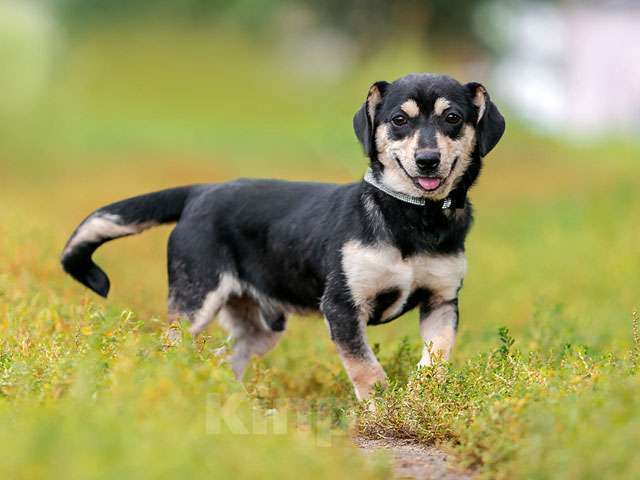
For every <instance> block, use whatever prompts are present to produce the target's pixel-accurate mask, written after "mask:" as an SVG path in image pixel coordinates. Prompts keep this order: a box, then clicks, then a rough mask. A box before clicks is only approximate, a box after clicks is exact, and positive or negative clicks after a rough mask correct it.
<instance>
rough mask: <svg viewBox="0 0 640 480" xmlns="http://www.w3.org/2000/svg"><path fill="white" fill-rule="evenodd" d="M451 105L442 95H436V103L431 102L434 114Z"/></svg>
mask: <svg viewBox="0 0 640 480" xmlns="http://www.w3.org/2000/svg"><path fill="white" fill-rule="evenodd" d="M450 106H451V103H450V102H449V100H447V99H446V98H444V97H438V98H437V99H436V103H434V104H433V112H434V113H435V114H436V115H442V114H443V113H444V111H445V110H446V109H447V108H449V107H450Z"/></svg>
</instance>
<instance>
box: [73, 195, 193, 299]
mask: <svg viewBox="0 0 640 480" xmlns="http://www.w3.org/2000/svg"><path fill="white" fill-rule="evenodd" d="M194 189H196V186H187V187H178V188H171V189H168V190H162V191H159V192H154V193H148V194H146V195H140V196H138V197H133V198H129V199H127V200H122V201H120V202H116V203H112V204H110V205H107V206H106V207H102V208H100V209H98V210H96V211H95V212H93V213H92V214H91V215H89V216H88V217H87V218H86V219H85V220H84V221H83V222H82V223H81V224H80V225H78V227H77V228H76V229H75V231H74V232H73V234H72V235H71V237H70V238H69V240H68V241H67V244H66V245H65V247H64V250H63V252H62V257H61V259H60V261H61V263H62V268H64V270H65V272H67V273H68V274H69V275H71V276H72V277H73V278H75V279H76V280H77V281H79V282H80V283H82V284H83V285H85V286H86V287H88V288H90V289H91V290H93V291H94V292H96V293H97V294H98V295H101V296H103V297H105V298H106V296H107V294H108V293H109V285H110V284H109V277H107V275H106V274H105V273H104V271H102V269H101V268H100V267H98V266H97V265H96V264H95V263H94V262H93V260H92V259H91V256H92V255H93V252H95V251H96V249H97V248H98V247H99V246H100V245H102V244H103V243H105V242H108V241H110V240H114V239H116V238H120V237H125V236H128V235H135V234H137V233H140V232H142V231H143V230H146V229H147V228H150V227H153V226H156V225H161V224H163V223H173V222H177V221H178V220H179V219H180V215H181V214H182V211H183V209H184V207H185V205H186V203H187V200H188V198H189V195H190V194H191V193H192V192H193V191H194Z"/></svg>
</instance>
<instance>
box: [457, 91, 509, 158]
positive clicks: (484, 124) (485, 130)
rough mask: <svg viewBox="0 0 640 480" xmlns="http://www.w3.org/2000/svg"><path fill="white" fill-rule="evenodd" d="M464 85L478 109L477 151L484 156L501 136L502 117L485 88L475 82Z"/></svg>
mask: <svg viewBox="0 0 640 480" xmlns="http://www.w3.org/2000/svg"><path fill="white" fill-rule="evenodd" d="M465 86H466V87H467V89H468V91H469V94H470V95H471V101H472V102H473V104H474V105H475V106H476V108H477V109H478V120H477V125H476V132H477V134H476V138H477V142H478V152H479V153H480V156H481V157H484V156H485V155H486V154H487V153H489V152H490V151H491V150H492V149H493V147H495V146H496V144H497V143H498V141H499V140H500V138H501V137H502V134H503V133H504V128H505V123H504V117H503V116H502V114H501V113H500V112H499V111H498V108H497V107H496V106H495V105H494V103H493V102H492V101H491V99H490V98H489V93H488V92H487V89H486V88H484V87H483V86H482V85H480V84H479V83H475V82H471V83H467V84H466V85H465Z"/></svg>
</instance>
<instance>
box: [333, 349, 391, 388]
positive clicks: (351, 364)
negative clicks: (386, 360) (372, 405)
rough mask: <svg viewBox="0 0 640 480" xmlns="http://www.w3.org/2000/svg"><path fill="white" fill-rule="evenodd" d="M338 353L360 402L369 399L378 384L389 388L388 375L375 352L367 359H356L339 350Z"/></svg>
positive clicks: (366, 357)
mask: <svg viewBox="0 0 640 480" xmlns="http://www.w3.org/2000/svg"><path fill="white" fill-rule="evenodd" d="M338 353H339V354H340V358H341V359H342V364H343V365H344V368H345V370H346V371H347V375H349V379H350V380H351V383H353V387H354V389H355V391H356V397H357V398H358V400H366V399H368V398H369V397H370V396H371V392H372V391H373V386H374V385H375V384H376V383H380V384H381V385H382V386H383V387H386V386H387V375H386V374H385V373H384V370H383V369H382V366H381V365H380V363H379V362H378V360H377V359H376V357H375V355H374V354H373V352H370V353H369V354H368V355H366V356H365V357H354V356H351V355H349V354H347V353H344V352H342V351H341V349H340V348H338Z"/></svg>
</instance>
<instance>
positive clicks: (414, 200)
mask: <svg viewBox="0 0 640 480" xmlns="http://www.w3.org/2000/svg"><path fill="white" fill-rule="evenodd" d="M364 181H365V182H367V183H368V184H369V185H372V186H374V187H376V188H377V189H378V190H380V191H382V192H384V193H386V194H387V195H390V196H392V197H393V198H395V199H398V200H400V201H402V202H406V203H410V204H412V205H419V206H421V207H424V206H425V205H426V204H427V202H429V200H427V199H426V198H423V197H414V196H413V195H407V194H406V193H401V192H396V191H395V190H391V189H390V188H389V187H387V186H386V185H383V184H382V183H380V182H378V180H377V179H376V177H375V176H374V175H373V171H372V170H371V168H367V173H365V175H364ZM456 200H460V201H461V202H462V203H461V202H460V201H456V205H453V200H452V196H448V197H447V198H445V199H444V200H440V201H438V202H433V203H440V204H441V205H442V209H443V210H447V209H449V208H451V207H452V206H453V207H454V208H462V207H463V206H464V203H465V201H466V195H463V196H462V199H457V198H456ZM429 203H431V202H429ZM460 203H461V204H460Z"/></svg>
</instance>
